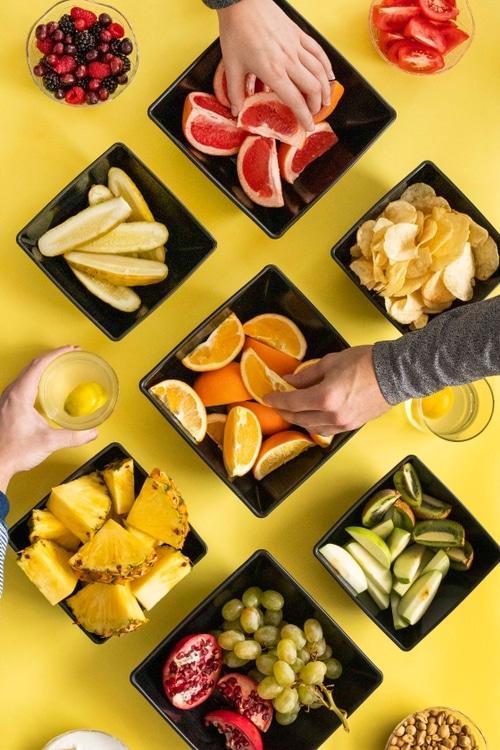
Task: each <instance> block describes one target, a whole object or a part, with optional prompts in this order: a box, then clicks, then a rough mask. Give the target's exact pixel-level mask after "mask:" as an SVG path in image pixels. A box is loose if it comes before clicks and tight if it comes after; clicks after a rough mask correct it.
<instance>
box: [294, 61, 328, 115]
mask: <svg viewBox="0 0 500 750" xmlns="http://www.w3.org/2000/svg"><path fill="white" fill-rule="evenodd" d="M288 75H289V76H290V78H291V79H292V81H293V82H294V83H295V84H296V86H297V88H299V89H300V91H301V92H302V94H303V96H305V97H306V101H307V106H308V107H309V111H310V112H311V113H312V114H313V115H315V114H316V112H319V110H320V109H321V84H320V82H319V81H318V79H317V78H316V76H315V75H314V74H313V73H311V72H310V71H309V70H308V69H307V68H306V67H305V66H304V65H303V63H302V61H301V60H300V58H297V61H296V62H295V63H294V64H292V66H291V67H290V69H289V71H288Z"/></svg>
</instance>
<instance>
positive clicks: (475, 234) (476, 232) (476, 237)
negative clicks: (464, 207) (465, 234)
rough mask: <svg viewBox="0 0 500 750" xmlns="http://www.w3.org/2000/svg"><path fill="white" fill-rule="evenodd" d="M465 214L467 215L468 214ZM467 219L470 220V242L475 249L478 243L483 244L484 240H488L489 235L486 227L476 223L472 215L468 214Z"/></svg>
mask: <svg viewBox="0 0 500 750" xmlns="http://www.w3.org/2000/svg"><path fill="white" fill-rule="evenodd" d="M465 215H466V216H467V214H465ZM467 219H468V220H469V242H470V244H471V247H472V249H473V250H474V248H475V247H476V246H477V245H482V244H483V242H486V240H487V239H488V236H489V235H488V232H487V231H486V229H485V228H484V227H481V226H480V225H479V224H476V222H475V221H474V219H471V217H470V216H467Z"/></svg>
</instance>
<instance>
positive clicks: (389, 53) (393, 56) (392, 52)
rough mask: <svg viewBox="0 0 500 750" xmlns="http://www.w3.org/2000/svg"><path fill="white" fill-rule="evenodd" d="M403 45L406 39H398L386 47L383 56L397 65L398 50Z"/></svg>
mask: <svg viewBox="0 0 500 750" xmlns="http://www.w3.org/2000/svg"><path fill="white" fill-rule="evenodd" d="M403 44H406V39H400V40H399V41H397V42H393V43H392V44H390V45H389V46H388V47H387V50H385V52H384V55H385V56H386V57H387V59H388V60H390V61H391V62H392V63H394V64H395V65H399V50H400V49H401V47H402V45H403Z"/></svg>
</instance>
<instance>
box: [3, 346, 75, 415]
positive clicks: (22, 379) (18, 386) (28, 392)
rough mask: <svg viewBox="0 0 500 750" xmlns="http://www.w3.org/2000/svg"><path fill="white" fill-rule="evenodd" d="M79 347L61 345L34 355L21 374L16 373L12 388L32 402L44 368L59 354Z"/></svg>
mask: <svg viewBox="0 0 500 750" xmlns="http://www.w3.org/2000/svg"><path fill="white" fill-rule="evenodd" d="M79 348H80V347H78V346H61V347H60V348H59V349H53V350H52V351H50V352H46V353H45V354H42V355H40V356H39V357H36V358H35V359H34V360H33V361H32V362H30V364H29V365H28V366H27V367H25V369H24V370H23V371H22V372H21V374H20V375H18V377H17V378H16V380H15V381H14V382H13V383H12V386H11V387H12V389H13V390H15V391H17V392H18V393H19V395H21V396H23V397H24V398H26V399H29V400H30V402H31V403H34V402H35V399H36V395H37V391H38V384H39V382H40V378H41V377H42V374H43V371H44V370H45V368H46V367H47V366H48V365H49V364H50V363H51V362H52V361H53V360H54V359H57V357H60V356H61V354H66V353H67V352H73V351H75V350H76V349H79Z"/></svg>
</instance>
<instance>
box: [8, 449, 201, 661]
mask: <svg viewBox="0 0 500 750" xmlns="http://www.w3.org/2000/svg"><path fill="white" fill-rule="evenodd" d="M111 449H115V450H119V451H121V452H122V453H123V454H124V456H128V457H129V458H131V459H132V460H133V462H134V466H135V467H136V468H137V469H138V470H139V471H140V472H142V473H143V474H145V475H146V476H147V474H148V472H147V471H146V470H145V469H144V468H143V466H142V465H141V464H140V463H139V462H138V461H137V460H136V459H135V458H134V457H133V456H132V455H131V454H130V453H129V452H128V450H126V448H124V447H123V445H122V444H121V443H119V442H117V441H113V442H112V443H108V445H105V446H104V448H101V450H100V451H98V453H96V454H95V456H91V457H90V458H89V459H88V460H87V461H85V463H83V464H82V465H81V466H78V467H77V468H76V469H75V470H74V471H73V472H72V473H71V474H70V475H69V476H68V477H66V479H63V480H62V482H61V484H66V482H71V480H72V479H73V478H76V475H77V474H78V475H80V476H82V474H81V472H82V471H85V470H86V467H88V465H89V464H95V463H96V461H98V460H99V459H100V458H101V457H102V456H104V455H105V454H106V453H107V452H108V451H110V450H111ZM49 494H50V492H48V493H47V494H45V495H44V496H43V497H42V498H41V499H40V500H39V501H38V502H37V503H35V505H33V507H32V508H30V510H28V511H26V513H25V514H24V515H23V516H21V518H19V519H18V520H17V521H15V522H14V523H13V524H12V526H10V527H9V545H10V547H11V548H12V549H13V550H14V552H15V553H16V554H19V553H20V552H21V548H20V547H18V546H17V545H16V544H14V542H13V540H12V532H13V531H15V530H17V529H18V528H19V527H21V526H26V524H27V523H28V520H29V518H30V516H31V513H32V512H33V510H35V508H38V507H39V506H40V507H45V504H46V503H45V502H44V501H45V500H46V499H47V498H48V496H49ZM42 503H43V505H42ZM189 528H190V531H191V532H192V533H194V535H195V537H196V539H197V541H198V542H199V544H200V546H201V551H200V554H199V556H198V557H197V558H196V561H195V562H192V567H193V568H194V566H195V565H197V564H198V563H199V562H201V560H203V558H204V557H205V556H206V554H207V552H208V546H207V543H206V542H205V540H204V539H202V537H201V536H200V535H199V533H198V532H197V531H196V529H194V528H193V527H192V526H191V524H190V526H189ZM167 596H168V594H167ZM63 605H64V606H63ZM57 606H58V607H60V608H61V609H62V610H63V612H65V613H66V614H67V615H68V616H69V617H70V619H72V620H73V623H74V624H75V625H76V626H77V627H78V628H80V630H81V631H82V632H83V633H84V635H86V636H87V638H89V639H90V640H91V641H93V642H94V643H95V644H97V645H98V646H102V645H103V644H104V643H106V642H107V641H109V640H110V638H103V637H101V636H99V635H96V634H95V633H91V632H90V631H88V630H86V629H85V628H84V627H83V625H80V624H79V623H78V622H76V620H75V619H74V617H73V616H72V614H71V613H70V612H69V611H68V609H69V608H68V606H67V605H66V600H65V599H63V600H62V601H61V602H59V603H58V605H57ZM110 637H111V636H110Z"/></svg>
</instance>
